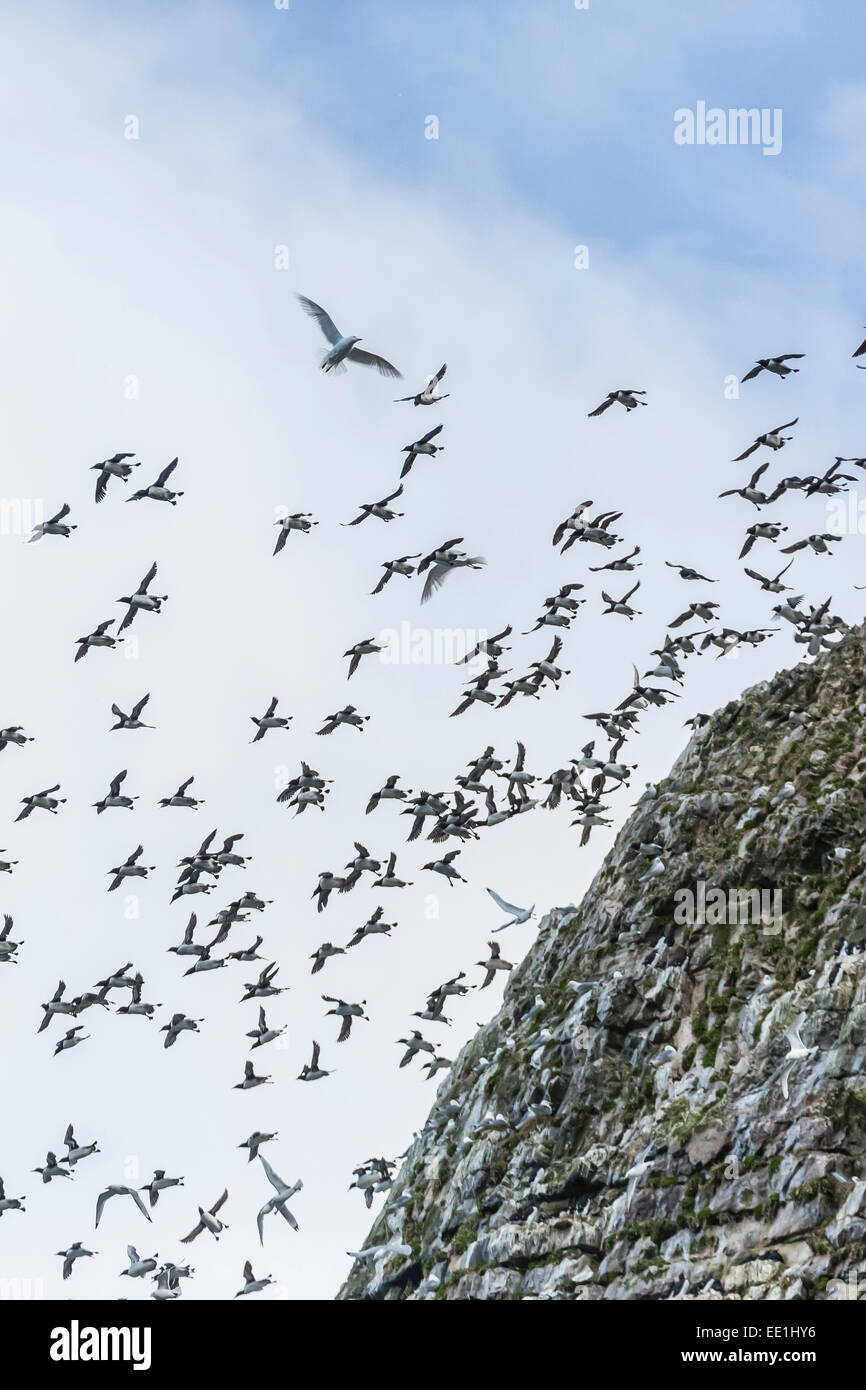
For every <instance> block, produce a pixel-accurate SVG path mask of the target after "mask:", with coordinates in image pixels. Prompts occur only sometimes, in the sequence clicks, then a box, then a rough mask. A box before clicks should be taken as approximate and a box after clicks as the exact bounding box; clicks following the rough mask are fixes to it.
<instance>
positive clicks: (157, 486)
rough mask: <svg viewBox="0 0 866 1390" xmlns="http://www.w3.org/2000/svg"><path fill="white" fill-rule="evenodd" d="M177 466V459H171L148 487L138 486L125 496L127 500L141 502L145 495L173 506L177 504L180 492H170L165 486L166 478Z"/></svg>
mask: <svg viewBox="0 0 866 1390" xmlns="http://www.w3.org/2000/svg"><path fill="white" fill-rule="evenodd" d="M176 468H177V459H176V458H174V459H172V461H171V463H167V464H166V466H165V468H164V469H163V470H162V472H161V473H160V474H159V476H158V477H157V479H156V482H155V483H151V484H150V486H149V487H143V488H139V490H138V492H134V493H133V494H132V496H131V497H127V499H126V500H127V502H141V501H143V499H144V498H145V497H150V498H151V499H152V501H154V502H170V503H171V505H172V506H173V507H176V506H177V499H178V497H183V493H182V492H172V491H171V488H167V487H166V483H167V481H168V479H169V478H170V477H171V475H172V473H173V472H174V470H175V469H176Z"/></svg>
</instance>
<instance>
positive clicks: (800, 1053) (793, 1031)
mask: <svg viewBox="0 0 866 1390" xmlns="http://www.w3.org/2000/svg"><path fill="white" fill-rule="evenodd" d="M805 1022H806V1015H805V1014H800V1016H799V1017H798V1018H796V1019H795V1020H794V1022H793V1023H792V1024H791V1026H790V1028H788V1029H787V1030H786V1032H785V1041H786V1042H787V1043H788V1046H789V1047H790V1049H791V1051H790V1052H789V1053H788V1055H787V1057H786V1058H785V1061H786V1062H787V1063H788V1065H787V1067H786V1068H785V1071H784V1073H783V1075H782V1095H783V1096H784V1097H785V1100H787V1099H788V1077H789V1076H790V1075H791V1072H792V1071H793V1069H794V1067H795V1065H796V1063H797V1062H799V1061H800V1059H801V1058H803V1057H808V1056H809V1053H810V1052H817V1051H818V1047H817V1044H816V1045H815V1046H813V1047H807V1046H806V1044H805V1043H804V1042H803V1039H802V1038H801V1037H800V1029H801V1028H802V1027H803V1024H804V1023H805Z"/></svg>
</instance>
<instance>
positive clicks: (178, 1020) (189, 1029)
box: [159, 1013, 204, 1047]
mask: <svg viewBox="0 0 866 1390" xmlns="http://www.w3.org/2000/svg"><path fill="white" fill-rule="evenodd" d="M203 1022H204V1019H201V1018H188V1017H187V1015H186V1014H180V1013H178V1014H172V1016H171V1022H169V1023H164V1024H163V1025H162V1027H161V1028H160V1030H159V1031H160V1032H161V1033H165V1035H166V1036H165V1042H164V1044H163V1046H164V1047H174V1044H175V1042H176V1041H177V1039H178V1038H179V1037H180V1035H181V1033H197V1032H198V1025H199V1024H200V1023H203Z"/></svg>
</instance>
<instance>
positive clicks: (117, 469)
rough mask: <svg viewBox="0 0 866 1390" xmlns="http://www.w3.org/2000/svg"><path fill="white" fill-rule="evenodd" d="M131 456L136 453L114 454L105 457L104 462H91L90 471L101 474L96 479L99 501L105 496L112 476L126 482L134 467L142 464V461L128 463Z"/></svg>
mask: <svg viewBox="0 0 866 1390" xmlns="http://www.w3.org/2000/svg"><path fill="white" fill-rule="evenodd" d="M131 458H135V454H112V456H111V458H110V459H103V460H102V463H93V464H91V466H90V471H91V472H94V471H95V472H97V473H98V474H99V477H98V478H97V479H96V501H97V502H101V501H102V500H103V498H104V497H105V494H106V491H107V489H108V484H109V482H110V480H111V479H112V478H121V479H122V480H123V482H126V480H127V478H128V477H129V475H130V473H131V472H132V470H133V468H139V467H140V466H141V465H140V463H127V462H126V460H127V459H131Z"/></svg>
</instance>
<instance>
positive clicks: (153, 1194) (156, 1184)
mask: <svg viewBox="0 0 866 1390" xmlns="http://www.w3.org/2000/svg"><path fill="white" fill-rule="evenodd" d="M168 1187H183V1178H167V1177H166V1176H165V1169H164V1168H154V1170H153V1177H152V1178H151V1180H150V1182H148V1183H145V1185H144V1187H142V1188H141V1189H140V1190H141V1191H142V1192H146V1193H147V1194H148V1196H149V1198H150V1205H151V1206H152V1207H155V1206H156V1204H157V1202H158V1201H159V1194H160V1192H164V1191H165V1190H166V1188H168Z"/></svg>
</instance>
